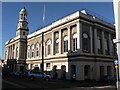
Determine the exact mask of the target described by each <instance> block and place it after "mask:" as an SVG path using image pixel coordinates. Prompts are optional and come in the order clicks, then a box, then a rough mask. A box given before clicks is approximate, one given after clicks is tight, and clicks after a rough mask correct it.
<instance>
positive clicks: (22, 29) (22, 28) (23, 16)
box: [16, 7, 29, 36]
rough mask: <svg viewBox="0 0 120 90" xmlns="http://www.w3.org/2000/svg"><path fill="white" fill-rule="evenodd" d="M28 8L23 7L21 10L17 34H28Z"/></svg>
mask: <svg viewBox="0 0 120 90" xmlns="http://www.w3.org/2000/svg"><path fill="white" fill-rule="evenodd" d="M27 16H28V13H27V10H26V8H25V7H24V8H22V9H21V11H20V12H19V22H18V26H17V30H16V36H19V35H20V36H27V35H28V31H29V29H28V20H27Z"/></svg>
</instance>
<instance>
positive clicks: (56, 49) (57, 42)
mask: <svg viewBox="0 0 120 90" xmlns="http://www.w3.org/2000/svg"><path fill="white" fill-rule="evenodd" d="M55 53H59V39H57V40H56V41H55Z"/></svg>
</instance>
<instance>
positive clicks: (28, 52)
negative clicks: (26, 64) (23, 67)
mask: <svg viewBox="0 0 120 90" xmlns="http://www.w3.org/2000/svg"><path fill="white" fill-rule="evenodd" d="M27 57H28V58H29V57H30V46H28V49H27Z"/></svg>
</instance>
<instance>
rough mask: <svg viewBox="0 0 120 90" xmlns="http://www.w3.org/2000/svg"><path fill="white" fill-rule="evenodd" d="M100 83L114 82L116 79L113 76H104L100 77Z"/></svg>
mask: <svg viewBox="0 0 120 90" xmlns="http://www.w3.org/2000/svg"><path fill="white" fill-rule="evenodd" d="M100 81H101V82H115V81H116V79H115V77H114V76H111V75H105V76H102V77H101V78H100Z"/></svg>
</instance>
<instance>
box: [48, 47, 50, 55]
mask: <svg viewBox="0 0 120 90" xmlns="http://www.w3.org/2000/svg"><path fill="white" fill-rule="evenodd" d="M48 55H50V45H48Z"/></svg>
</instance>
